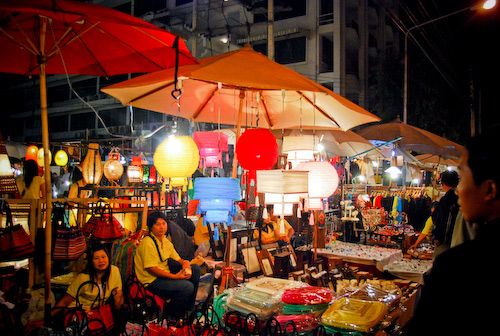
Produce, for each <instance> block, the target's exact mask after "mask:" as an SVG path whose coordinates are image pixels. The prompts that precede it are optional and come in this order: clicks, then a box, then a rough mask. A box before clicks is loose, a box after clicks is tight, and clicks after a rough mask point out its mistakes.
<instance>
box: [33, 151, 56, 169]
mask: <svg viewBox="0 0 500 336" xmlns="http://www.w3.org/2000/svg"><path fill="white" fill-rule="evenodd" d="M36 162H37V163H38V166H39V167H43V166H44V165H45V164H44V161H43V148H40V149H39V150H38V153H37V155H36ZM50 162H52V153H51V152H50V151H49V164H50Z"/></svg>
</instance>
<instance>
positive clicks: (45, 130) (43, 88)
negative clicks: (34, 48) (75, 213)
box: [40, 19, 52, 325]
mask: <svg viewBox="0 0 500 336" xmlns="http://www.w3.org/2000/svg"><path fill="white" fill-rule="evenodd" d="M46 30H47V21H46V19H42V23H41V29H40V50H41V53H42V55H41V59H42V60H41V62H40V110H41V112H40V114H41V119H42V144H43V162H44V174H43V175H44V177H45V200H46V210H45V270H44V271H45V324H46V325H48V324H49V322H50V313H51V306H52V302H51V297H50V279H51V271H52V269H51V265H52V262H51V258H50V257H51V251H52V222H51V217H52V183H51V181H50V177H51V176H50V175H51V172H50V159H49V118H48V113H47V80H46V74H45V60H44V59H43V58H44V57H45V55H44V54H43V53H44V50H45V32H46Z"/></svg>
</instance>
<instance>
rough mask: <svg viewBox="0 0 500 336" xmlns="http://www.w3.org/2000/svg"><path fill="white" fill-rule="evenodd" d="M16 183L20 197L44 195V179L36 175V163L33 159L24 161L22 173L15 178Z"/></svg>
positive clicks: (30, 197)
mask: <svg viewBox="0 0 500 336" xmlns="http://www.w3.org/2000/svg"><path fill="white" fill-rule="evenodd" d="M16 184H17V189H18V190H19V194H20V195H21V198H22V199H40V196H41V197H45V181H44V179H43V177H41V176H38V164H37V163H36V161H35V160H27V161H26V162H25V163H24V166H23V174H22V175H19V176H18V177H17V178H16Z"/></svg>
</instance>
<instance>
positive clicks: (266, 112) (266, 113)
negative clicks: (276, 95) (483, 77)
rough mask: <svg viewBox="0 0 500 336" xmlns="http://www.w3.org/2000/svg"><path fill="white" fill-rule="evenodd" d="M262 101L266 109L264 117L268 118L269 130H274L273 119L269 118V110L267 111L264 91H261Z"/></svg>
mask: <svg viewBox="0 0 500 336" xmlns="http://www.w3.org/2000/svg"><path fill="white" fill-rule="evenodd" d="M260 97H261V99H260V101H261V102H262V106H263V107H264V117H266V121H267V124H268V125H269V128H273V123H272V122H271V117H270V116H269V110H268V109H267V105H266V102H265V100H264V94H263V92H262V91H260Z"/></svg>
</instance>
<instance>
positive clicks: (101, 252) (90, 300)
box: [52, 244, 123, 325]
mask: <svg viewBox="0 0 500 336" xmlns="http://www.w3.org/2000/svg"><path fill="white" fill-rule="evenodd" d="M109 260H110V257H109V253H108V251H107V250H106V248H105V247H104V245H101V244H95V245H91V246H90V247H89V248H88V250H87V267H86V270H85V271H83V272H82V273H80V274H78V275H77V276H76V278H75V279H74V280H73V282H72V283H71V285H70V286H69V287H68V290H67V292H66V294H64V296H63V297H62V298H61V299H60V300H59V301H58V302H57V303H56V305H55V306H54V309H53V310H52V315H58V314H59V313H61V311H62V308H66V307H70V308H71V307H75V305H76V298H77V295H78V300H79V302H80V303H81V304H82V306H83V309H84V310H91V309H92V308H95V307H92V305H93V304H94V305H95V303H94V301H95V298H96V297H97V295H98V293H99V292H100V299H101V302H106V303H108V302H110V300H111V299H112V303H113V305H112V308H114V310H116V311H118V310H120V309H121V307H122V305H123V293H122V278H121V276H120V271H119V269H118V267H116V266H114V265H111V264H110V262H109ZM86 281H93V282H95V283H97V285H98V287H99V288H97V287H96V286H92V285H90V284H89V285H88V286H83V287H82V288H81V289H80V291H79V292H78V289H79V288H80V285H81V284H83V283H84V282H86ZM115 322H116V321H115ZM115 325H116V323H115Z"/></svg>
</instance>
